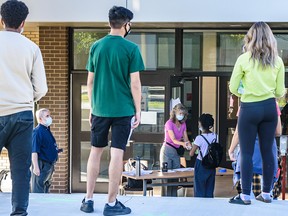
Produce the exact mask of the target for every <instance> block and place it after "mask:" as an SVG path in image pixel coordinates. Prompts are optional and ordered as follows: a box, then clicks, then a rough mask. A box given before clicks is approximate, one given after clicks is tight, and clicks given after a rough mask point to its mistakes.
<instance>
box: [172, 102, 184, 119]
mask: <svg viewBox="0 0 288 216" xmlns="http://www.w3.org/2000/svg"><path fill="white" fill-rule="evenodd" d="M177 111H182V112H183V115H184V118H183V120H181V121H179V122H180V123H182V122H185V121H186V119H187V117H188V111H187V109H186V107H185V106H184V105H183V104H181V103H179V104H177V105H175V106H174V107H173V109H172V110H171V112H170V119H171V120H172V121H173V122H174V123H176V120H177V118H176V112H177Z"/></svg>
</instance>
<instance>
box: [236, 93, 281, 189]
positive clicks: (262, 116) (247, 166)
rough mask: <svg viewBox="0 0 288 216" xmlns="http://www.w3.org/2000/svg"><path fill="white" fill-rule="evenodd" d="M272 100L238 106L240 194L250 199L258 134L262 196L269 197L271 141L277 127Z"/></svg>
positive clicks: (271, 164)
mask: <svg viewBox="0 0 288 216" xmlns="http://www.w3.org/2000/svg"><path fill="white" fill-rule="evenodd" d="M277 119H278V117H277V110H276V101H275V98H271V99H268V100H265V101H260V102H251V103H241V110H240V114H239V120H238V132H239V143H240V151H241V179H242V192H243V194H246V195H250V192H251V183H252V177H253V163H252V156H253V153H254V146H255V139H256V135H257V133H258V136H259V144H260V151H261V156H262V161H263V165H262V166H263V192H266V193H269V192H270V190H271V188H272V184H273V175H274V167H275V166H274V161H275V160H274V156H273V151H272V146H273V140H274V137H275V131H276V126H277Z"/></svg>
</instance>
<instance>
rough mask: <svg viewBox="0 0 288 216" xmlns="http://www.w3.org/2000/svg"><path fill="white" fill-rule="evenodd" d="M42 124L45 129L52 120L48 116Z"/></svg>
mask: <svg viewBox="0 0 288 216" xmlns="http://www.w3.org/2000/svg"><path fill="white" fill-rule="evenodd" d="M44 124H45V126H46V127H49V126H50V125H51V124H52V118H51V117H50V116H49V117H48V118H46V121H45V123H44Z"/></svg>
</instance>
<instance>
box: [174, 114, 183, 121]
mask: <svg viewBox="0 0 288 216" xmlns="http://www.w3.org/2000/svg"><path fill="white" fill-rule="evenodd" d="M176 118H177V119H178V121H182V120H183V119H184V115H176Z"/></svg>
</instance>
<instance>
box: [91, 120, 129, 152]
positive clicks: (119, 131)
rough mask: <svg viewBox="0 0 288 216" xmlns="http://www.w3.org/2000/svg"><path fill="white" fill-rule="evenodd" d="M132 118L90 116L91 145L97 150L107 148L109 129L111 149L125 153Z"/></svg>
mask: <svg viewBox="0 0 288 216" xmlns="http://www.w3.org/2000/svg"><path fill="white" fill-rule="evenodd" d="M132 117H133V116H125V117H99V116H95V115H92V127H91V145H92V146H94V147H97V148H104V147H106V146H108V134H109V130H110V128H111V132H112V136H111V147H113V148H117V149H122V150H124V151H125V150H126V145H127V143H128V141H129V140H128V138H129V135H130V132H131V119H132Z"/></svg>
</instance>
